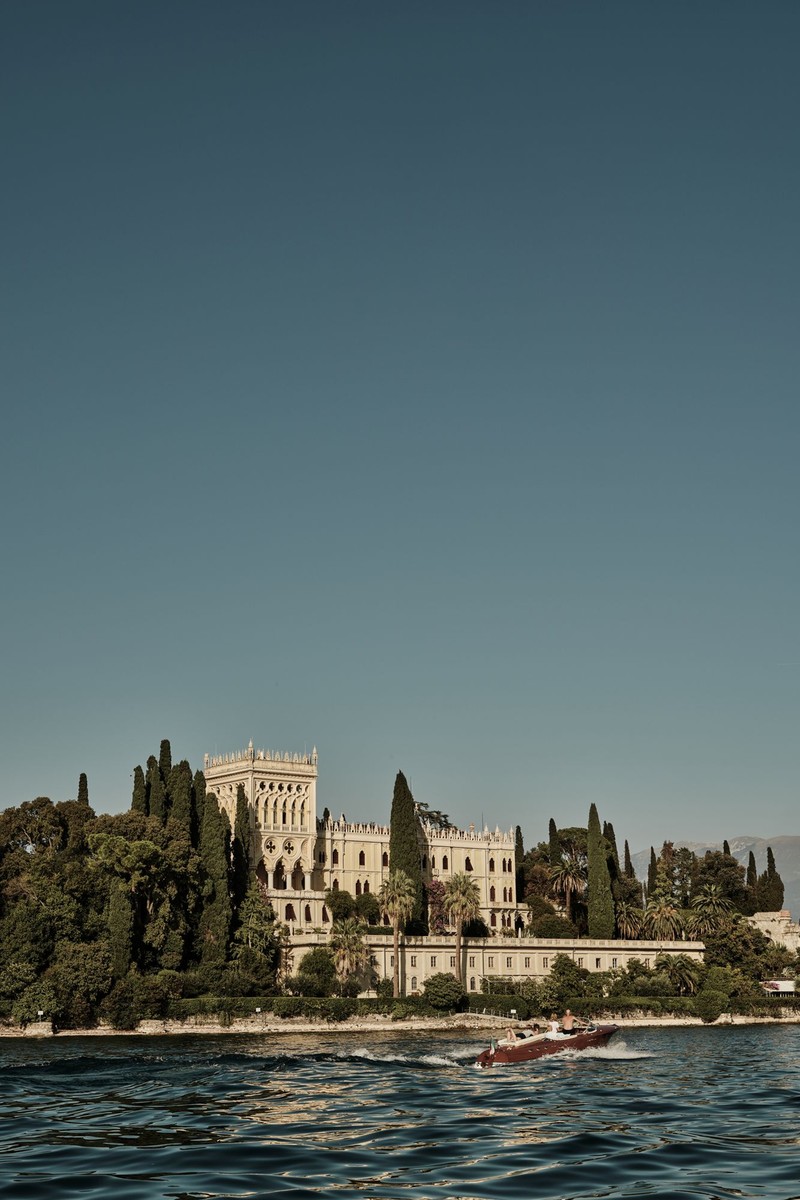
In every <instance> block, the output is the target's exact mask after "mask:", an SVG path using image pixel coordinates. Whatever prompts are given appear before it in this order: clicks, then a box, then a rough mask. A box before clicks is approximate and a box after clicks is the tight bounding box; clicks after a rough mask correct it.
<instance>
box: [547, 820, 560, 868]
mask: <svg viewBox="0 0 800 1200" xmlns="http://www.w3.org/2000/svg"><path fill="white" fill-rule="evenodd" d="M547 842H548V847H549V854H550V866H551V867H557V866H558V864H559V863H560V862H561V840H560V838H559V836H558V826H557V825H556V823H555V821H554V820H553V818H552V817H551V818H550V824H549V825H548V827H547Z"/></svg>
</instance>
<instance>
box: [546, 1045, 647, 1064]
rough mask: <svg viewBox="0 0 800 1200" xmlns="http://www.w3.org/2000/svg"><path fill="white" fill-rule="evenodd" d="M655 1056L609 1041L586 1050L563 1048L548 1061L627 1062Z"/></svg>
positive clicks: (645, 1051)
mask: <svg viewBox="0 0 800 1200" xmlns="http://www.w3.org/2000/svg"><path fill="white" fill-rule="evenodd" d="M656 1057H657V1056H656V1055H655V1054H653V1053H652V1051H650V1050H632V1049H631V1047H630V1046H627V1045H626V1044H625V1042H611V1043H610V1044H609V1045H608V1046H589V1047H588V1048H587V1049H586V1050H564V1051H562V1052H560V1053H559V1054H554V1055H553V1056H552V1057H551V1059H550V1061H551V1062H555V1061H556V1060H557V1059H559V1058H562V1059H563V1058H569V1059H572V1060H575V1059H577V1058H600V1059H610V1060H611V1061H615V1062H628V1061H629V1060H631V1059H635V1058H656Z"/></svg>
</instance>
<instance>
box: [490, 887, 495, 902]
mask: <svg viewBox="0 0 800 1200" xmlns="http://www.w3.org/2000/svg"><path fill="white" fill-rule="evenodd" d="M489 900H490V901H491V903H492V904H494V902H495V891H494V888H493V887H490V888H489Z"/></svg>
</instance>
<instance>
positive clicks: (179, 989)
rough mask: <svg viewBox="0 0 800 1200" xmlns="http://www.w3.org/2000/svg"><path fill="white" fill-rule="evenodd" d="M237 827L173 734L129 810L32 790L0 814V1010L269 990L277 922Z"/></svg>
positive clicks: (277, 949)
mask: <svg viewBox="0 0 800 1200" xmlns="http://www.w3.org/2000/svg"><path fill="white" fill-rule="evenodd" d="M249 830H250V823H249V816H248V812H247V803H246V799H245V796H244V792H243V790H241V789H240V794H239V797H238V802H237V811H236V820H235V822H234V828H233V829H231V828H230V824H229V822H228V818H227V816H226V814H225V813H224V812H221V811H220V808H219V806H218V804H217V801H216V798H215V797H214V796H213V794H210V795H208V796H206V790H205V777H204V776H203V774H202V772H200V771H198V772H196V773H194V774H193V773H192V770H191V767H190V766H189V763H188V762H186V761H185V760H183V761H181V762H179V763H176V764H175V765H173V764H172V761H171V750H170V744H169V742H168V741H166V740H165V741H162V743H161V747H160V754H159V757H158V758H156V757H155V756H152V757H151V758H149V759H148V761H147V767H146V770H142V768H141V767H137V768H136V770H135V772H134V785H133V796H132V804H131V809H130V811H128V812H124V813H120V814H117V815H114V816H109V815H102V816H97V815H96V814H95V812H94V811H93V809H92V808H91V806H90V803H89V793H88V784H87V780H86V776H85V775H82V776H81V778H80V781H79V786H78V796H77V799H75V800H66V801H60V802H58V803H53V802H52V801H51V800H50V799H48V798H47V797H38V798H37V799H35V800H32V801H28V802H26V803H24V804H21V805H19V807H17V808H9V809H6V810H5V811H3V812H2V813H0V1010H2V1011H3V1012H5V1014H6V1015H11V1016H13V1018H14V1019H15V1020H17V1021H22V1022H27V1021H31V1020H36V1018H37V1016H38V1015H39V1013H43V1014H45V1015H46V1017H47V1018H49V1019H54V1020H55V1021H57V1022H58V1023H59V1024H60V1025H62V1026H65V1027H67V1026H78V1027H80V1026H85V1025H90V1024H92V1023H93V1021H94V1020H96V1018H97V1017H98V1016H102V1015H109V1014H112V1015H113V1013H115V1012H117V1011H118V1010H119V1009H120V1008H121V1009H125V1007H126V1006H127V1007H128V1008H130V1009H131V1010H134V1009H138V1010H140V1011H141V1012H142V1013H145V1012H147V1011H149V1010H151V1009H153V1008H154V1007H155V1008H158V1006H159V1004H161V1003H162V1001H163V1002H164V1003H166V1002H167V1001H168V1000H169V999H174V998H175V997H176V996H181V995H183V996H192V995H201V994H205V993H210V992H214V993H217V994H227V995H231V996H246V995H255V994H263V993H271V992H273V991H274V990H275V989H276V972H277V970H278V967H279V960H280V954H281V949H282V945H283V939H284V933H283V930H282V927H281V926H279V925H277V924H276V922H275V918H274V914H273V912H272V909H271V907H270V905H269V904H268V903H267V901H266V900H265V899H264V897H263V895H262V893H261V891H260V889H259V887H258V886H257V884H256V881H255V880H254V879H252V878H251V874H250V870H249V855H250V833H249Z"/></svg>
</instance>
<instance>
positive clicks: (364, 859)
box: [358, 850, 367, 867]
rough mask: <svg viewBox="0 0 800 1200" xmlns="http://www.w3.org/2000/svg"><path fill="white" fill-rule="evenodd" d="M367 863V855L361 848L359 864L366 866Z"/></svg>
mask: <svg viewBox="0 0 800 1200" xmlns="http://www.w3.org/2000/svg"><path fill="white" fill-rule="evenodd" d="M366 864H367V856H366V855H365V853H364V851H363V850H359V852H358V865H359V866H360V867H364V866H366Z"/></svg>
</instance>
